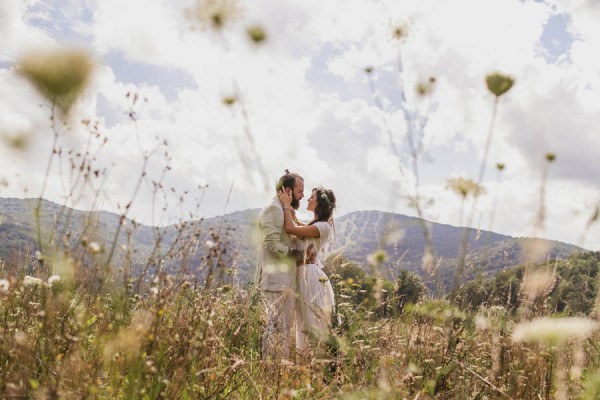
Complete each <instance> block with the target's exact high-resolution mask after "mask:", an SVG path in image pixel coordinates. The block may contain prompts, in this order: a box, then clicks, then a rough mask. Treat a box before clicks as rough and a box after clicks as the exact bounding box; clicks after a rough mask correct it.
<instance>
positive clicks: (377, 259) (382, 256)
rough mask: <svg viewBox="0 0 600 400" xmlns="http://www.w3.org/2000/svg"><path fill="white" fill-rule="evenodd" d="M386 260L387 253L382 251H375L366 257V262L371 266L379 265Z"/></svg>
mask: <svg viewBox="0 0 600 400" xmlns="http://www.w3.org/2000/svg"><path fill="white" fill-rule="evenodd" d="M386 260H387V253H386V252H385V251H384V250H377V251H375V252H373V253H371V254H369V255H368V256H367V261H368V262H369V264H371V265H379V264H382V263H384V262H385V261H386Z"/></svg>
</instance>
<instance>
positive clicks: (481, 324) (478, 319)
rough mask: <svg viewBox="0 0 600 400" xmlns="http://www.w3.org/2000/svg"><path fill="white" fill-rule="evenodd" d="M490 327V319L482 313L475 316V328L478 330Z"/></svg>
mask: <svg viewBox="0 0 600 400" xmlns="http://www.w3.org/2000/svg"><path fill="white" fill-rule="evenodd" d="M489 327H490V321H488V319H487V318H486V317H484V316H483V315H477V316H475V329H477V330H478V331H486V330H488V328H489Z"/></svg>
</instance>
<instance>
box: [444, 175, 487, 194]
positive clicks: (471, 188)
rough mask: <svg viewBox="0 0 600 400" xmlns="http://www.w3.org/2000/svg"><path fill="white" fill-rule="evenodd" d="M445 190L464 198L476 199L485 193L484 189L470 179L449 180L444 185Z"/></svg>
mask: <svg viewBox="0 0 600 400" xmlns="http://www.w3.org/2000/svg"><path fill="white" fill-rule="evenodd" d="M446 188H447V189H451V190H452V191H453V192H454V193H456V194H457V195H459V196H461V197H462V198H466V197H467V196H473V197H478V196H480V195H482V194H484V193H485V188H484V187H483V186H481V185H480V184H478V183H477V182H475V181H474V180H472V179H465V178H450V179H448V181H447V183H446Z"/></svg>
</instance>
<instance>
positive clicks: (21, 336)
mask: <svg viewBox="0 0 600 400" xmlns="http://www.w3.org/2000/svg"><path fill="white" fill-rule="evenodd" d="M15 342H16V343H17V344H18V345H19V346H23V347H27V345H28V341H27V334H26V333H25V332H22V331H19V332H16V333H15Z"/></svg>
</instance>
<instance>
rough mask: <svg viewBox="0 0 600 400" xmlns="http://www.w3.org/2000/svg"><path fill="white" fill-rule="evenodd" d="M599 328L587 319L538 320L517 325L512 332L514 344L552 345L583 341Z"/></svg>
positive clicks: (595, 323)
mask: <svg viewBox="0 0 600 400" xmlns="http://www.w3.org/2000/svg"><path fill="white" fill-rule="evenodd" d="M598 327H599V324H598V322H596V321H594V320H591V319H589V318H581V317H569V318H548V317H544V318H538V319H535V320H533V321H528V322H523V323H520V324H519V325H517V326H516V327H515V329H514V331H513V335H512V337H513V340H514V341H516V342H538V343H546V344H548V345H554V344H557V343H561V342H564V341H566V340H569V339H583V338H586V337H588V336H590V335H591V334H592V333H593V332H594V331H595V330H597V329H598Z"/></svg>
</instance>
